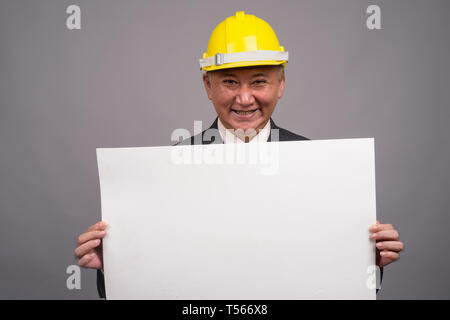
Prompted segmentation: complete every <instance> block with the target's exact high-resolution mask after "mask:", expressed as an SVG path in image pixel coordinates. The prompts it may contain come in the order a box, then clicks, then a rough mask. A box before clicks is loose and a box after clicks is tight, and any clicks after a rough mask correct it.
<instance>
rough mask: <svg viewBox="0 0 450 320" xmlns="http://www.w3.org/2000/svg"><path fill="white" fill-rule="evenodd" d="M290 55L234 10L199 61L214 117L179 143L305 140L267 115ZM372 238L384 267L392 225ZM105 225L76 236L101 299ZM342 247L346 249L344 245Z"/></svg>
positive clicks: (390, 254) (265, 28) (255, 21)
mask: <svg viewBox="0 0 450 320" xmlns="http://www.w3.org/2000/svg"><path fill="white" fill-rule="evenodd" d="M287 61H288V53H287V52H285V51H284V48H283V47H282V46H280V45H279V43H278V39H277V37H276V35H275V32H274V31H273V30H272V28H271V27H270V25H269V24H267V23H266V22H265V21H264V20H261V19H259V18H257V17H255V16H253V15H246V14H245V13H244V12H237V13H236V15H235V16H232V17H229V18H227V19H226V20H224V21H222V22H221V23H220V24H219V25H218V26H217V27H216V28H215V29H214V31H213V33H212V35H211V38H210V41H209V45H208V50H207V52H206V53H204V54H203V58H202V59H200V66H201V68H202V69H203V70H204V71H206V72H205V73H204V74H203V83H204V86H205V89H206V92H207V94H208V98H209V99H210V100H211V101H212V103H213V105H214V108H215V110H216V112H217V115H218V117H217V118H216V120H215V121H214V123H213V124H212V125H211V127H210V128H209V129H207V130H205V131H203V132H202V133H200V134H198V135H196V136H194V137H191V138H189V139H186V140H184V141H182V142H181V144H210V143H255V142H261V141H262V142H271V141H296V140H307V138H305V137H303V136H300V135H297V134H295V133H292V132H290V131H288V130H286V129H283V128H280V127H278V126H277V125H276V124H275V122H274V121H273V120H272V118H271V115H272V113H273V111H274V109H275V107H276V104H277V101H278V99H281V97H282V95H283V91H284V86H285V81H286V80H285V74H284V68H285V66H286V63H287ZM370 231H371V232H372V235H371V238H372V239H374V240H376V264H377V265H378V266H379V267H381V268H382V267H384V266H386V265H388V264H390V263H391V262H394V261H396V260H398V259H399V252H400V251H402V250H403V243H402V242H400V241H399V234H398V231H397V230H395V228H394V227H393V226H392V225H390V224H380V223H379V222H378V221H377V224H376V225H372V226H371V227H370ZM105 235H106V223H104V222H98V223H96V224H94V225H93V226H91V227H89V228H88V229H87V230H86V231H85V232H84V233H83V234H81V235H80V237H79V238H78V244H77V248H76V249H75V254H76V255H77V257H78V258H79V262H78V264H79V265H80V266H82V267H85V268H93V269H98V271H97V287H98V291H99V294H100V296H101V297H105V288H104V279H103V274H102V271H100V270H102V268H103V255H102V246H101V239H103V238H104V237H105ZM343 250H345V248H343Z"/></svg>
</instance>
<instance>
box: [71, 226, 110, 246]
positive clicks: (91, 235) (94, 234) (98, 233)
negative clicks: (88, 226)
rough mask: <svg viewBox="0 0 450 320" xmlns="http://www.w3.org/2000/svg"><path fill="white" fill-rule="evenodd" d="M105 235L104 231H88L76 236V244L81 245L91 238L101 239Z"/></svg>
mask: <svg viewBox="0 0 450 320" xmlns="http://www.w3.org/2000/svg"><path fill="white" fill-rule="evenodd" d="M105 236H106V231H97V230H96V231H89V232H85V233H83V234H81V235H80V236H79V237H78V241H77V246H78V247H79V246H81V245H82V244H83V243H85V242H87V241H89V240H93V239H102V238H104V237H105Z"/></svg>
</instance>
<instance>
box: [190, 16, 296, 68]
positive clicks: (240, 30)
mask: <svg viewBox="0 0 450 320" xmlns="http://www.w3.org/2000/svg"><path fill="white" fill-rule="evenodd" d="M287 61H288V53H287V52H285V51H284V47H282V46H280V44H279V42H278V39H277V35H276V34H275V32H274V31H273V29H272V27H271V26H270V25H269V24H268V23H267V22H265V21H264V20H262V19H260V18H258V17H255V16H254V15H252V14H245V13H244V11H239V12H236V15H234V16H231V17H228V18H226V19H225V20H224V21H222V22H221V23H219V24H218V25H217V27H216V28H215V29H214V31H213V32H212V34H211V37H210V38H209V44H208V49H207V51H206V52H205V53H203V59H200V61H199V62H200V70H202V69H203V70H205V71H213V70H219V69H228V68H239V67H250V66H262V65H280V64H283V65H284V66H286V63H287Z"/></svg>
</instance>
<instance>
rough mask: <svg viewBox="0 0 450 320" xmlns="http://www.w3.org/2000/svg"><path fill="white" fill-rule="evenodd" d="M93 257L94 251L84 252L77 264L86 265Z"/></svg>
mask: <svg viewBox="0 0 450 320" xmlns="http://www.w3.org/2000/svg"><path fill="white" fill-rule="evenodd" d="M93 258H94V253H89V254H85V255H84V256H82V257H81V259H80V260H79V261H78V265H79V266H80V267H87V265H88V264H89V262H91V260H92V259H93Z"/></svg>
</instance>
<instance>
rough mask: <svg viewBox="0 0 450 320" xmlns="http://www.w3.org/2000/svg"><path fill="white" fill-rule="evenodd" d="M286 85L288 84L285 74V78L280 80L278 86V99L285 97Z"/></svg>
mask: <svg viewBox="0 0 450 320" xmlns="http://www.w3.org/2000/svg"><path fill="white" fill-rule="evenodd" d="M285 83H286V78H285V77H284V73H283V76H282V77H281V80H280V84H279V86H278V99H281V98H282V97H283V92H284V85H285Z"/></svg>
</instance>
